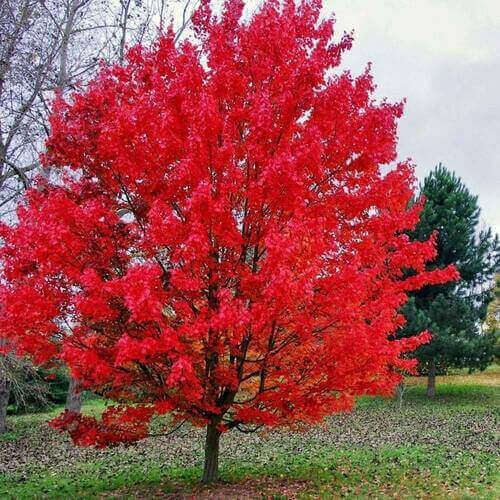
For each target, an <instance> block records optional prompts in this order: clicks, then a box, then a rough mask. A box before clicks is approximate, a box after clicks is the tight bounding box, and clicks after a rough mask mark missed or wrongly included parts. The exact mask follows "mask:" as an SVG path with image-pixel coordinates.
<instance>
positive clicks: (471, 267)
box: [398, 164, 500, 397]
mask: <svg viewBox="0 0 500 500" xmlns="http://www.w3.org/2000/svg"><path fill="white" fill-rule="evenodd" d="M420 195H421V196H423V197H424V198H425V200H426V201H425V206H424V209H423V210H422V213H421V216H420V221H419V223H418V225H417V226H416V228H415V230H414V231H412V232H410V233H409V236H410V239H412V240H418V241H425V240H427V239H428V238H429V237H430V236H431V235H432V234H433V233H434V232H437V256H436V258H435V259H434V260H433V261H432V262H431V263H429V264H428V265H427V268H428V269H429V270H431V269H436V268H442V267H445V266H447V265H449V264H454V265H455V266H456V268H457V269H458V271H459V273H460V277H461V279H460V281H458V282H449V283H445V284H442V285H432V286H426V287H424V288H422V289H420V290H419V291H416V292H412V293H411V296H410V298H409V300H408V302H407V303H406V304H405V306H404V308H403V312H404V314H405V317H406V319H407V323H406V325H405V326H404V327H403V328H402V329H401V330H400V331H399V332H398V337H407V336H411V335H412V334H413V333H414V332H420V331H422V330H423V329H427V330H429V331H430V332H431V333H432V335H433V340H432V341H431V342H430V343H429V344H425V345H422V346H421V347H420V348H419V349H418V350H417V351H416V352H415V354H416V357H417V358H418V359H419V361H420V366H421V369H422V371H423V372H424V373H426V374H427V375H428V385H427V396H429V397H433V396H434V395H435V376H436V373H445V372H446V370H447V369H448V368H450V367H455V368H465V367H466V368H469V370H471V371H472V370H475V369H479V370H484V369H485V368H486V367H487V366H488V364H489V363H490V362H491V360H492V358H493V352H494V345H495V338H496V333H494V332H493V333H491V332H487V331H484V329H483V328H482V324H483V322H484V320H485V318H486V314H487V308H488V304H489V302H490V301H491V300H492V299H493V287H492V284H493V276H494V273H495V271H496V270H498V266H499V257H500V253H499V244H498V236H497V235H495V236H494V235H493V234H492V231H491V228H488V229H485V230H479V228H478V224H479V216H480V208H479V206H478V198H477V196H474V195H472V194H471V193H470V192H469V190H468V189H467V187H466V186H465V185H464V184H463V182H462V180H461V179H460V178H459V177H457V176H456V175H455V174H454V173H452V172H450V171H448V170H447V169H446V168H445V167H443V166H442V165H441V164H439V165H438V166H437V167H436V168H435V169H434V170H433V171H432V172H431V173H430V174H429V175H428V176H427V177H426V178H425V180H424V182H423V184H421V186H420Z"/></svg>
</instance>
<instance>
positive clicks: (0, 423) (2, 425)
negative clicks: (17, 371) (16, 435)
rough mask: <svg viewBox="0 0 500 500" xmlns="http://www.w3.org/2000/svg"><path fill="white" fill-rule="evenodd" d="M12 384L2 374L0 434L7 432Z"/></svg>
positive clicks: (0, 382) (0, 378)
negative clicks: (8, 406)
mask: <svg viewBox="0 0 500 500" xmlns="http://www.w3.org/2000/svg"><path fill="white" fill-rule="evenodd" d="M9 396H10V382H9V381H8V380H7V378H6V377H5V376H4V375H3V374H1V373H0V434H2V433H3V432H5V431H6V430H7V423H6V418H7V405H8V404H9Z"/></svg>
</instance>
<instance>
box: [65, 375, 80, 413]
mask: <svg viewBox="0 0 500 500" xmlns="http://www.w3.org/2000/svg"><path fill="white" fill-rule="evenodd" d="M81 409H82V394H81V392H79V391H78V382H77V381H76V380H75V379H74V378H73V377H71V376H70V378H69V387H68V394H67V395H66V410H68V411H72V412H74V413H80V411H81Z"/></svg>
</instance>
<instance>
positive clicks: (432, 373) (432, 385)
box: [426, 361, 436, 398]
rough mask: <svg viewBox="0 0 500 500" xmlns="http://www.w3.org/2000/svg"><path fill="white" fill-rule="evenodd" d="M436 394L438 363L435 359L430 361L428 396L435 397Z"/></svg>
mask: <svg viewBox="0 0 500 500" xmlns="http://www.w3.org/2000/svg"><path fill="white" fill-rule="evenodd" d="M435 395H436V364H435V363H434V361H431V362H430V363H429V376H428V378H427V391H426V396H427V397H428V398H433V397H434V396H435Z"/></svg>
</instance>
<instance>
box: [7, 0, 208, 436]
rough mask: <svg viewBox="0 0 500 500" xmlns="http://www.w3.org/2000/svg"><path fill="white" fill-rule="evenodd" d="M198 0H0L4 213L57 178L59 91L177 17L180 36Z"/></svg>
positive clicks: (70, 401)
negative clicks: (51, 156) (48, 148)
mask: <svg viewBox="0 0 500 500" xmlns="http://www.w3.org/2000/svg"><path fill="white" fill-rule="evenodd" d="M198 3H199V0H116V1H114V2H109V1H108V0H0V219H2V220H4V221H6V222H8V223H9V222H14V221H15V208H16V206H17V203H18V201H19V199H20V198H21V195H22V193H23V192H24V191H25V190H26V189H27V188H28V187H30V186H31V184H32V182H33V179H34V177H35V176H36V175H37V174H42V175H44V176H45V177H46V179H47V180H49V181H51V180H52V181H55V180H56V179H55V178H57V173H56V172H52V171H51V169H50V168H45V169H42V168H41V165H40V162H39V155H40V152H41V151H43V147H44V142H45V139H46V137H47V134H48V133H49V125H48V115H49V113H50V102H51V100H52V99H53V97H54V95H55V93H56V92H59V93H60V94H63V95H68V94H70V93H71V92H72V91H73V90H75V89H76V88H77V87H78V86H85V85H86V83H87V82H88V80H89V79H90V78H91V76H92V75H93V74H94V73H95V71H96V69H97V67H98V65H99V63H100V61H106V62H109V63H114V62H119V63H123V62H124V60H125V54H126V50H127V47H128V46H130V45H134V44H136V43H145V44H148V43H150V42H151V41H152V40H153V39H154V38H155V37H156V36H157V35H158V32H159V31H160V30H161V29H163V28H164V27H165V26H166V25H167V24H169V23H170V21H171V20H175V21H176V22H175V27H176V41H179V40H180V39H181V37H182V36H183V35H185V34H186V28H187V26H188V25H189V22H190V19H191V16H192V14H193V12H194V10H195V8H196V6H197V5H198ZM54 177H55V178H54ZM0 356H2V355H1V354H0ZM6 377H7V375H6V373H5V370H4V372H3V373H0V432H1V428H2V425H1V422H2V415H4V416H5V408H6V405H7V402H8V399H9V391H10V387H11V385H12V384H11V383H10V381H9V380H8V378H6ZM80 406H81V397H80V394H79V392H78V383H77V382H76V381H75V380H72V379H71V380H70V389H69V391H68V398H67V403H66V407H67V408H68V409H70V410H71V411H80Z"/></svg>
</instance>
